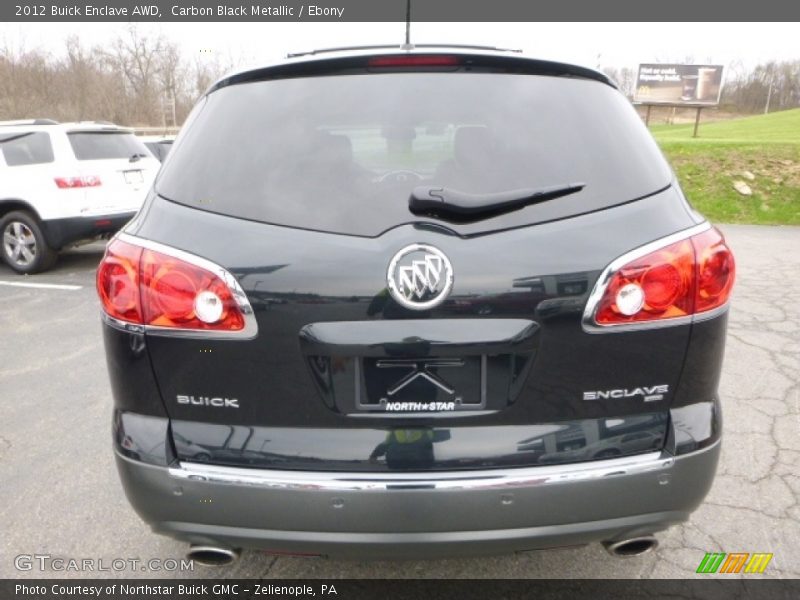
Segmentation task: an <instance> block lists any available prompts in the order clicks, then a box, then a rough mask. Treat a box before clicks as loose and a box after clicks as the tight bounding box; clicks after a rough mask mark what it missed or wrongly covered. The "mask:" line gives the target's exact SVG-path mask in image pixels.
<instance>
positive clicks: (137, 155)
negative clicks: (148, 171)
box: [128, 152, 148, 162]
mask: <svg viewBox="0 0 800 600" xmlns="http://www.w3.org/2000/svg"><path fill="white" fill-rule="evenodd" d="M147 156H148V155H147V154H142V153H141V152H137V153H135V154H131V155H130V157H129V158H128V162H136V161H138V160H139V159H140V158H147Z"/></svg>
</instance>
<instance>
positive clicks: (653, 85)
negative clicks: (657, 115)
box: [634, 64, 722, 106]
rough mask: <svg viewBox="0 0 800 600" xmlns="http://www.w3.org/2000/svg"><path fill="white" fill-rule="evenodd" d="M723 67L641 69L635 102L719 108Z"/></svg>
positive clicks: (641, 67) (645, 66)
mask: <svg viewBox="0 0 800 600" xmlns="http://www.w3.org/2000/svg"><path fill="white" fill-rule="evenodd" d="M721 92H722V65H674V64H660V65H657V64H643V65H639V75H638V77H637V78H636V93H635V94H634V100H635V101H636V102H644V103H647V104H688V105H695V106H696V105H698V104H700V105H708V106H713V105H716V104H719V96H720V93H721Z"/></svg>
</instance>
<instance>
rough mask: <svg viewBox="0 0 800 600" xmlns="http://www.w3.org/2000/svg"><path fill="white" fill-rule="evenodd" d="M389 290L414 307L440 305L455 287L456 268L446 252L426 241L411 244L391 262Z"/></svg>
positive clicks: (415, 308) (425, 307)
mask: <svg viewBox="0 0 800 600" xmlns="http://www.w3.org/2000/svg"><path fill="white" fill-rule="evenodd" d="M386 283H387V284H388V286H389V292H390V293H391V294H392V298H394V299H395V300H396V301H397V302H398V303H399V304H400V305H402V306H405V307H406V308H410V309H411V310H427V309H429V308H433V307H434V306H438V305H439V304H441V303H442V302H444V299H445V298H447V295H448V294H449V293H450V290H451V289H452V288H453V267H452V265H451V264H450V261H449V260H448V258H447V257H446V256H445V255H444V252H442V251H441V250H439V249H438V248H434V247H433V246H428V245H426V244H411V245H410V246H406V247H405V248H403V249H402V250H400V251H399V252H398V253H397V254H395V255H394V257H393V258H392V260H391V261H390V262H389V271H388V272H387V274H386Z"/></svg>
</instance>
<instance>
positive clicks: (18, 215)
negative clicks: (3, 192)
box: [0, 210, 58, 275]
mask: <svg viewBox="0 0 800 600" xmlns="http://www.w3.org/2000/svg"><path fill="white" fill-rule="evenodd" d="M0 253H1V254H2V255H3V260H4V261H5V263H6V264H7V265H8V266H9V267H11V268H12V269H14V270H15V271H16V272H17V273H23V274H26V275H30V274H33V273H41V272H42V271H46V270H47V269H49V268H50V267H52V266H53V265H54V264H55V262H56V259H57V258H58V252H56V251H55V250H53V249H52V248H51V247H50V246H49V245H48V244H47V240H46V239H45V237H44V233H42V226H41V224H40V223H39V220H38V219H37V218H36V217H34V216H33V215H32V214H30V213H29V212H25V211H21V210H14V211H11V212H10V213H8V214H6V215H5V216H4V217H3V218H2V219H0Z"/></svg>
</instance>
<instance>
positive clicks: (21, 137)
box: [0, 131, 53, 167]
mask: <svg viewBox="0 0 800 600" xmlns="http://www.w3.org/2000/svg"><path fill="white" fill-rule="evenodd" d="M0 152H2V153H3V158H4V159H5V161H6V164H7V165H8V166H9V167H21V166H25V165H38V164H42V163H49V162H53V146H52V145H51V144H50V136H49V135H48V134H47V133H43V132H40V131H39V132H28V133H11V134H3V135H0Z"/></svg>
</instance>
